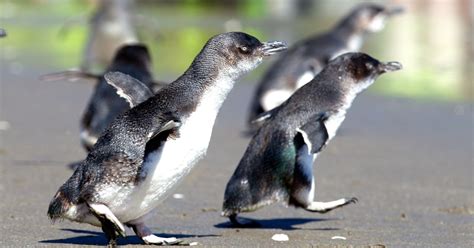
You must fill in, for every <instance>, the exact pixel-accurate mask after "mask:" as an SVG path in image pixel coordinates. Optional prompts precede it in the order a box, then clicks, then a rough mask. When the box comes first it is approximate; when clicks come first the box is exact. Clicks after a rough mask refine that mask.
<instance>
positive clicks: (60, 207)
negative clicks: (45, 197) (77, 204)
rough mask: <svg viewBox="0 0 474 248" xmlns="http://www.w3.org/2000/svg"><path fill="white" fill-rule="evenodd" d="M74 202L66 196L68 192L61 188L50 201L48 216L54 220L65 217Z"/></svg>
mask: <svg viewBox="0 0 474 248" xmlns="http://www.w3.org/2000/svg"><path fill="white" fill-rule="evenodd" d="M72 205H73V203H72V202H71V201H70V200H69V199H68V197H66V194H65V193H64V192H63V191H62V190H61V189H60V190H59V191H58V192H57V193H56V195H54V197H53V199H52V200H51V202H50V203H49V208H48V217H49V218H50V219H51V221H53V223H54V222H55V221H56V220H57V219H62V218H64V217H65V214H66V212H67V211H68V210H69V209H70V208H71V206H72Z"/></svg>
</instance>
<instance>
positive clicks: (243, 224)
mask: <svg viewBox="0 0 474 248" xmlns="http://www.w3.org/2000/svg"><path fill="white" fill-rule="evenodd" d="M229 220H230V222H231V223H232V225H234V226H235V227H240V228H255V227H261V226H262V225H261V224H260V223H258V222H257V221H255V220H250V219H243V218H239V217H237V215H236V214H233V215H230V216H229Z"/></svg>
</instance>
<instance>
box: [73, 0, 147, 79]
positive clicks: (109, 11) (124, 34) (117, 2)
mask: <svg viewBox="0 0 474 248" xmlns="http://www.w3.org/2000/svg"><path fill="white" fill-rule="evenodd" d="M132 3H133V1H132V0H100V1H99V6H98V8H97V11H96V12H95V13H94V15H93V16H92V18H91V19H90V21H89V35H88V40H87V43H86V46H85V48H84V55H83V61H82V63H81V71H86V72H90V71H92V70H93V69H94V67H97V66H98V67H102V68H104V67H105V66H107V65H110V63H112V61H113V58H114V55H115V52H116V51H117V49H119V48H120V47H122V46H123V45H125V44H133V43H137V42H139V41H138V36H137V33H136V31H135V27H134V25H133V23H132V16H131V15H130V10H131V9H132V8H133V6H132V5H133V4H132Z"/></svg>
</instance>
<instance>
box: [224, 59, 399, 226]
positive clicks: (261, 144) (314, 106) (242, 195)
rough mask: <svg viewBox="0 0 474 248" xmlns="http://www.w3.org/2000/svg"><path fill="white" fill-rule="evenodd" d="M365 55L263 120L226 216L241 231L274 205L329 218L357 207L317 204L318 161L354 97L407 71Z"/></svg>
mask: <svg viewBox="0 0 474 248" xmlns="http://www.w3.org/2000/svg"><path fill="white" fill-rule="evenodd" d="M401 67H402V66H401V64H400V63H398V62H388V63H381V62H379V61H378V60H376V59H374V58H372V57H370V56H369V55H367V54H364V53H346V54H343V55H341V56H339V57H336V58H335V59H333V60H331V61H330V62H329V64H328V65H327V66H326V67H325V68H324V69H323V70H322V71H321V72H320V73H319V74H318V75H317V76H316V77H315V78H314V79H313V80H311V81H310V82H309V83H308V84H306V85H304V86H303V87H301V88H300V89H299V90H297V91H296V92H295V94H294V95H292V96H291V97H290V98H289V99H288V100H287V101H285V102H284V103H283V104H282V105H280V106H279V107H277V108H274V109H273V110H271V111H269V112H265V113H263V114H262V115H260V116H259V117H258V118H257V119H256V121H257V122H261V123H260V124H259V126H260V128H259V129H258V130H257V132H256V133H255V135H254V136H253V138H252V140H251V141H250V144H249V145H248V147H247V150H246V151H245V154H244V155H243V157H242V159H241V160H240V163H239V165H238V166H237V168H236V170H235V171H234V174H233V175H232V177H231V178H230V180H229V182H228V183H227V187H226V189H225V195H224V203H223V212H222V215H223V216H226V217H229V219H230V220H231V222H232V223H233V224H234V225H237V226H246V225H250V226H252V225H255V224H258V223H256V222H253V221H251V222H248V221H245V222H247V223H245V222H243V221H242V220H239V219H238V218H237V214H239V213H241V212H250V211H255V210H257V209H259V208H261V207H263V206H266V205H269V204H271V203H274V202H284V203H285V204H288V205H293V206H295V207H301V208H303V209H305V210H307V211H312V212H319V213H325V212H328V211H330V210H332V209H335V208H338V207H342V206H344V205H347V204H349V203H353V202H356V201H357V199H356V198H342V199H339V200H335V201H330V202H318V201H314V192H315V182H314V177H313V167H312V165H313V162H314V160H315V159H316V157H317V156H318V154H319V153H320V152H321V150H322V148H323V147H324V146H325V145H327V144H328V142H329V141H330V140H331V139H332V138H334V136H335V135H336V131H337V129H338V128H339V125H341V123H342V122H343V120H344V118H345V115H346V111H347V110H348V109H349V108H350V106H351V104H352V102H353V100H354V98H355V97H356V96H357V94H359V93H360V92H362V91H363V90H364V89H366V88H367V87H369V86H370V85H371V84H372V83H374V81H375V79H376V78H377V77H378V76H379V75H380V74H382V73H385V72H390V71H396V70H399V69H401Z"/></svg>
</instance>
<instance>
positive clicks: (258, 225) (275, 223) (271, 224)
mask: <svg viewBox="0 0 474 248" xmlns="http://www.w3.org/2000/svg"><path fill="white" fill-rule="evenodd" d="M239 218H240V219H242V220H244V221H246V222H250V223H253V224H251V225H246V226H235V225H233V224H232V223H231V222H230V221H226V222H222V223H219V224H216V225H214V227H216V228H234V229H280V230H318V231H335V230H339V228H331V227H329V228H301V227H296V226H297V225H303V224H306V223H310V222H322V221H334V220H339V219H334V218H328V219H321V218H279V219H266V220H256V219H250V218H244V217H239Z"/></svg>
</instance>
